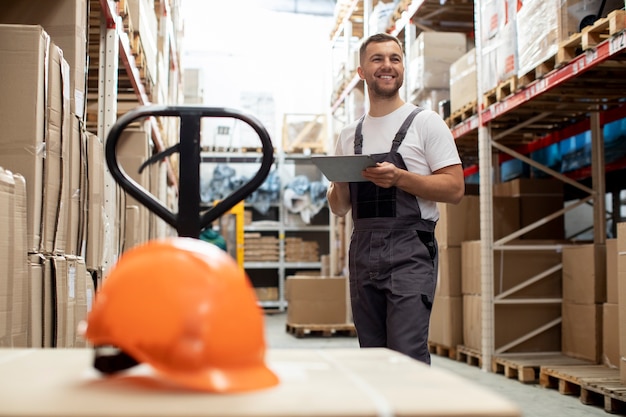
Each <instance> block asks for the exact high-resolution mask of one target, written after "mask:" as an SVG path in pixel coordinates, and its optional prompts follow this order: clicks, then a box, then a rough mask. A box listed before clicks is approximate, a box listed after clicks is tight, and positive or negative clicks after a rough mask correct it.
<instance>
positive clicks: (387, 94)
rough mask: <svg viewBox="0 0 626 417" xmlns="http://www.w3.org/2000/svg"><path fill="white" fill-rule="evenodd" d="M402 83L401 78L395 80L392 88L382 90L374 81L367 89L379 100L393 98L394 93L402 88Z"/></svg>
mask: <svg viewBox="0 0 626 417" xmlns="http://www.w3.org/2000/svg"><path fill="white" fill-rule="evenodd" d="M402 82H403V80H402V78H396V79H395V83H394V85H393V86H392V87H387V88H382V87H380V86H379V84H378V83H377V82H376V81H374V82H373V83H371V85H370V86H369V88H370V90H371V91H372V93H374V94H375V95H376V96H378V97H380V98H391V97H394V96H395V95H396V93H397V92H398V90H399V89H400V87H402Z"/></svg>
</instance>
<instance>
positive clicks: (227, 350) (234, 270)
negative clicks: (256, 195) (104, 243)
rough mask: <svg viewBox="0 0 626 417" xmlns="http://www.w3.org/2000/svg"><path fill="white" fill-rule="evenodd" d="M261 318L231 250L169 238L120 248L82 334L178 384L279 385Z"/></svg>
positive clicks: (222, 388) (221, 387) (219, 388)
mask: <svg viewBox="0 0 626 417" xmlns="http://www.w3.org/2000/svg"><path fill="white" fill-rule="evenodd" d="M263 320H264V318H263V312H262V310H261V308H260V307H259V306H258V304H257V298H256V296H255V293H254V290H253V289H252V286H251V285H250V281H249V280H248V277H247V276H246V274H245V272H244V271H243V270H242V269H241V268H240V267H239V266H238V265H237V264H236V262H235V261H234V260H233V259H232V257H230V255H228V254H227V253H226V252H224V251H223V250H221V249H219V248H218V247H216V246H215V245H212V244H210V243H208V242H204V241H202V240H198V239H192V238H184V237H175V238H167V239H161V240H152V241H149V242H147V243H145V244H143V245H140V246H137V247H135V248H133V249H130V250H128V251H127V252H124V253H123V254H122V255H121V257H120V259H119V261H118V262H117V264H116V265H114V267H113V268H112V269H111V272H110V274H109V275H108V276H107V277H106V279H105V280H104V283H103V285H102V288H101V289H100V290H99V292H98V293H97V295H96V299H95V302H94V304H93V307H92V310H91V311H90V313H89V315H88V317H87V328H86V331H85V337H86V338H87V339H88V340H89V341H90V342H91V343H92V344H93V345H94V346H95V347H96V348H97V347H99V346H115V347H116V348H118V349H120V350H121V351H122V352H123V353H124V354H125V355H127V356H128V357H129V359H130V360H131V362H132V364H131V365H134V364H136V363H146V364H149V365H151V366H152V367H153V368H154V369H155V370H156V371H158V372H159V373H160V374H162V375H164V376H165V377H166V378H168V379H169V380H171V381H174V382H176V383H178V384H180V385H183V386H185V387H189V388H193V389H199V390H205V391H213V392H237V391H247V390H254V389H261V388H266V387H270V386H274V385H276V384H278V378H277V376H276V375H275V374H274V373H273V372H272V371H271V370H270V369H269V368H268V367H267V366H266V364H265V351H266V345H265V335H264V323H263ZM96 360H97V359H96ZM96 367H97V366H96ZM126 367H128V366H126ZM117 370H120V369H117ZM115 371H116V370H113V371H110V372H115ZM105 372H109V371H105Z"/></svg>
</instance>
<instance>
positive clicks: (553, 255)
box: [461, 240, 562, 298]
mask: <svg viewBox="0 0 626 417" xmlns="http://www.w3.org/2000/svg"><path fill="white" fill-rule="evenodd" d="M529 242H530V243H531V244H541V243H543V244H546V245H554V244H555V243H556V242H554V241H529ZM515 243H519V244H526V243H527V242H526V241H517V242H512V244H515ZM480 245H481V242H480V241H479V240H477V241H468V242H463V245H462V246H461V263H462V267H461V275H462V284H461V287H462V292H463V294H481V293H482V283H481V282H482V281H481V280H482V270H481V265H482V263H481V249H480ZM561 260H562V257H561V252H560V250H559V249H549V250H546V249H532V250H494V254H493V269H494V272H493V277H494V283H493V291H494V294H495V295H498V294H502V293H504V292H506V291H509V290H512V289H514V288H515V287H517V286H518V285H520V284H522V283H524V282H525V281H528V280H530V279H531V278H534V277H535V276H538V275H540V274H543V273H545V272H546V271H548V270H549V269H551V268H554V267H556V266H559V265H560V264H561ZM561 279H562V273H561V270H557V271H553V272H552V273H550V274H549V275H547V276H545V277H543V278H541V280H539V281H537V282H535V283H532V284H531V285H528V286H526V287H524V288H519V289H518V290H517V291H516V292H515V293H513V294H510V295H509V296H508V297H507V298H537V297H540V298H561V296H562V289H561Z"/></svg>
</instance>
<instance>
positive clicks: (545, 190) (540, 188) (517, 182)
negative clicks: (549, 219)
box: [493, 178, 563, 197]
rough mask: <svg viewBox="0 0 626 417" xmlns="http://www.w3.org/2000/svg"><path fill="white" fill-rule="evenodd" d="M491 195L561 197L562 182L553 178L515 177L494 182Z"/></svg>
mask: <svg viewBox="0 0 626 417" xmlns="http://www.w3.org/2000/svg"><path fill="white" fill-rule="evenodd" d="M493 195H494V196H500V197H533V196H541V197H546V196H554V197H563V182H562V181H559V180H553V179H534V178H516V179H514V180H511V181H506V182H500V183H496V184H494V185H493Z"/></svg>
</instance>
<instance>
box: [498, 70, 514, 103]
mask: <svg viewBox="0 0 626 417" xmlns="http://www.w3.org/2000/svg"><path fill="white" fill-rule="evenodd" d="M517 84H518V82H517V76H515V75H513V76H511V77H509V78H508V79H506V80H504V81H502V82H501V83H500V84H498V86H497V87H496V100H498V101H502V100H504V99H505V98H506V97H508V96H510V95H511V94H513V93H515V92H516V91H517Z"/></svg>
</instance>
